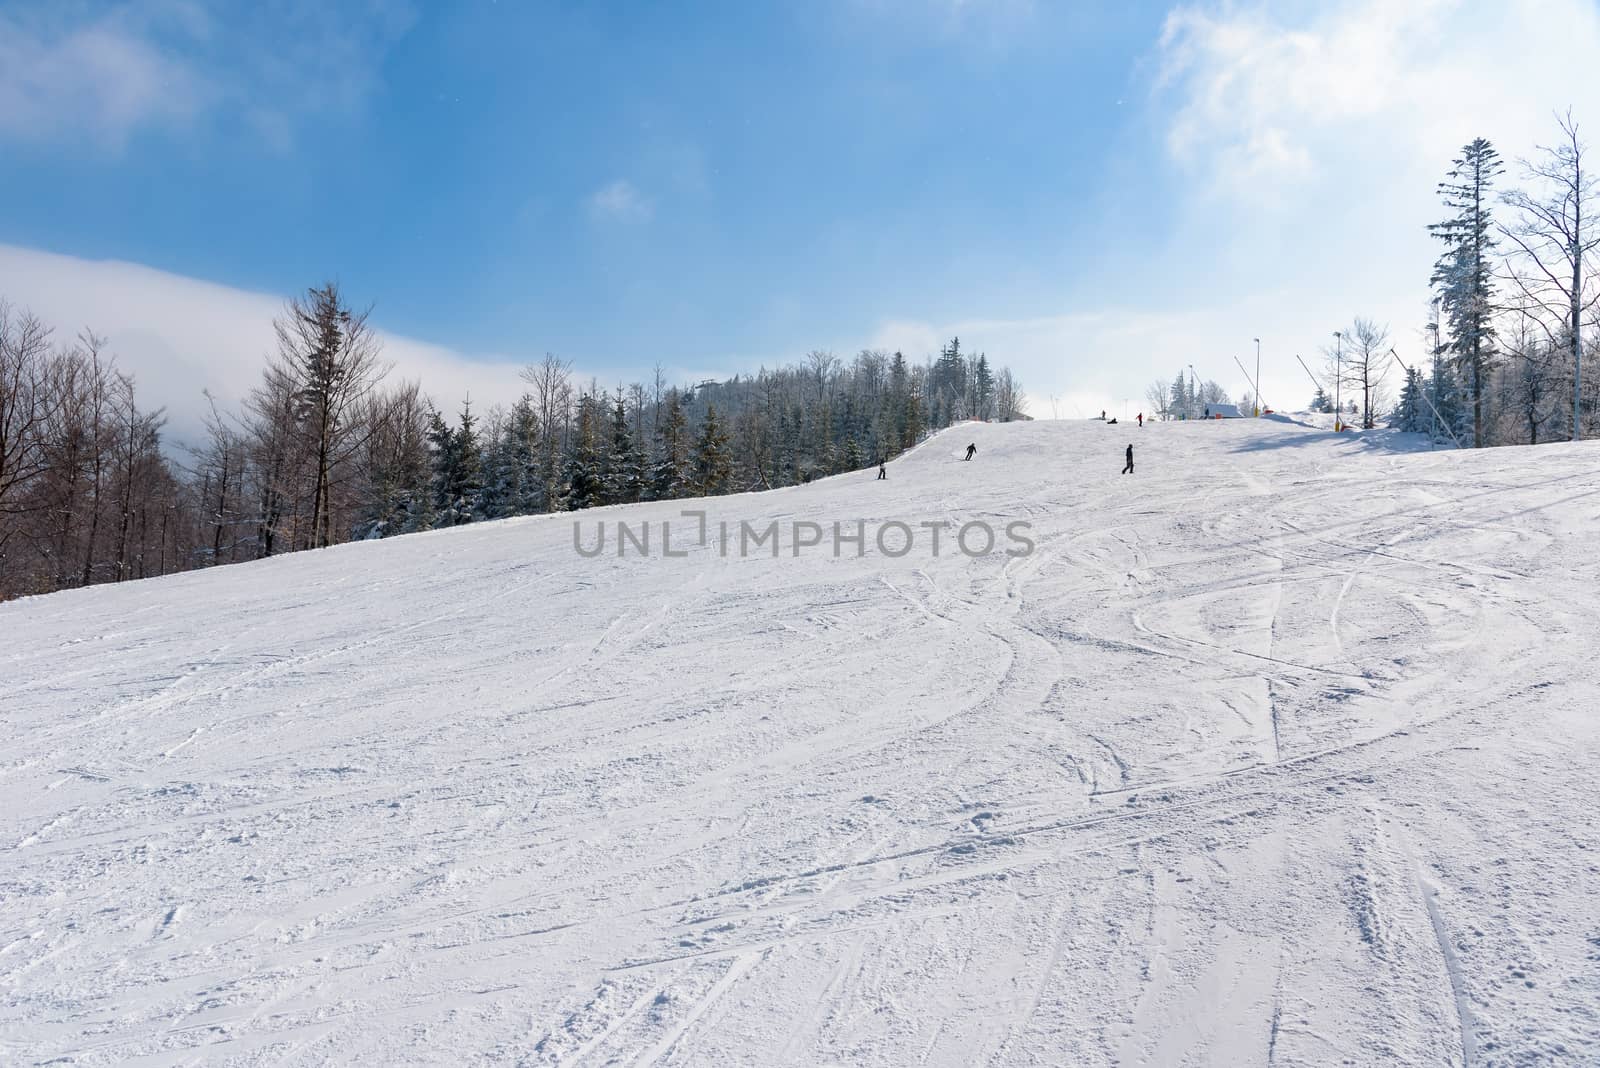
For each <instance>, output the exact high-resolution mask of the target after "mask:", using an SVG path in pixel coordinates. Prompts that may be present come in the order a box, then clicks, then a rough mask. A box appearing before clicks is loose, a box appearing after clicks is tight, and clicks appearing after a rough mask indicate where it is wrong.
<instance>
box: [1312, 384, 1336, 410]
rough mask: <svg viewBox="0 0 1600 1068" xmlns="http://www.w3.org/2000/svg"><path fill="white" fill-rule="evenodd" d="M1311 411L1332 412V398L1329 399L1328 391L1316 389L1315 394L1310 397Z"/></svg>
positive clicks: (1319, 387) (1320, 388)
mask: <svg viewBox="0 0 1600 1068" xmlns="http://www.w3.org/2000/svg"><path fill="white" fill-rule="evenodd" d="M1311 410H1312V411H1314V412H1332V411H1333V398H1331V397H1329V396H1328V391H1327V390H1325V389H1323V388H1322V387H1321V386H1318V387H1317V392H1316V393H1314V394H1313V395H1312V397H1311Z"/></svg>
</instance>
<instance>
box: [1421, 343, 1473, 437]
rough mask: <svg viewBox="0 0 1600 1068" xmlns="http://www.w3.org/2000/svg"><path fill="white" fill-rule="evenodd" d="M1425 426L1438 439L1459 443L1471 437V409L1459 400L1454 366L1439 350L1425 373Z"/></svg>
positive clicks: (1459, 392) (1459, 395) (1459, 390)
mask: <svg viewBox="0 0 1600 1068" xmlns="http://www.w3.org/2000/svg"><path fill="white" fill-rule="evenodd" d="M1427 399H1428V403H1427V404H1425V405H1424V406H1423V407H1424V408H1426V409H1427V420H1428V425H1427V427H1426V430H1427V432H1428V433H1430V434H1432V435H1433V438H1434V440H1435V441H1438V442H1441V443H1443V442H1446V441H1449V442H1461V443H1464V442H1466V441H1467V440H1469V439H1470V434H1471V430H1472V408H1471V406H1470V405H1466V404H1463V403H1461V389H1460V386H1459V385H1458V383H1457V381H1456V372H1455V369H1454V368H1453V367H1452V366H1451V365H1450V363H1449V362H1448V361H1446V360H1445V358H1444V356H1443V355H1442V354H1440V353H1435V354H1434V357H1433V368H1432V370H1431V372H1430V373H1429V375H1428V388H1427Z"/></svg>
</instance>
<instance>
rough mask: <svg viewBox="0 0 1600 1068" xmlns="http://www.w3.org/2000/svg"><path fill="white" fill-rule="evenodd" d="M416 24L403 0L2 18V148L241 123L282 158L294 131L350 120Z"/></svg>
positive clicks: (30, 3) (20, 7) (177, 4)
mask: <svg viewBox="0 0 1600 1068" xmlns="http://www.w3.org/2000/svg"><path fill="white" fill-rule="evenodd" d="M413 21H414V13H413V11H412V8H411V7H410V4H409V2H406V0H374V2H372V3H369V4H366V5H364V6H363V7H362V9H361V10H360V11H359V12H358V13H356V14H352V13H351V12H349V11H347V10H342V9H341V10H334V9H332V8H331V7H329V6H327V5H323V4H320V3H314V2H312V0H287V2H285V3H280V4H274V5H253V4H240V5H232V4H222V3H207V2H204V0H145V2H141V3H124V4H115V5H111V6H86V5H80V4H67V3H54V2H49V0H45V2H41V0H21V2H19V3H15V4H11V5H8V6H7V8H6V9H5V10H3V11H0V142H3V141H4V140H7V139H9V140H19V141H31V142H51V143H66V144H82V145H88V146H91V147H95V148H98V149H101V150H104V151H112V152H115V151H119V150H120V149H121V148H122V147H123V146H124V145H125V144H126V143H127V142H128V140H129V139H130V138H131V137H134V136H135V135H137V134H140V133H142V132H145V131H155V130H159V131H163V132H167V133H172V132H180V133H187V132H192V131H193V130H194V129H196V128H197V127H199V126H200V125H201V124H202V123H204V122H206V121H208V120H213V119H215V120H218V121H219V122H228V123H230V124H231V122H232V116H234V115H242V116H243V117H244V120H245V121H244V123H243V126H242V129H243V130H245V131H246V132H247V133H251V134H254V135H255V136H256V137H257V138H258V139H259V140H260V141H261V142H262V143H263V144H265V145H266V147H268V148H274V149H281V148H285V147H287V146H288V145H289V144H290V143H291V140H292V131H293V123H294V120H295V119H297V118H299V117H302V116H304V115H307V114H312V113H320V112H329V111H334V112H344V113H350V112H352V111H354V110H356V109H358V108H359V107H360V106H361V105H362V103H363V102H364V101H365V100H366V99H367V98H368V96H370V94H371V93H372V92H373V91H374V90H375V89H376V87H377V86H378V85H379V84H380V80H379V71H380V69H381V64H382V61H383V57H384V55H385V53H386V51H387V49H388V46H389V45H390V44H392V43H393V42H394V40H395V39H397V38H398V37H399V36H400V35H401V34H403V33H404V32H405V31H406V30H407V29H408V28H409V27H410V25H411V23H412V22H413Z"/></svg>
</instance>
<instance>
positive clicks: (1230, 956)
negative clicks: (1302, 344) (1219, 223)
mask: <svg viewBox="0 0 1600 1068" xmlns="http://www.w3.org/2000/svg"><path fill="white" fill-rule="evenodd" d="M1118 429H1119V430H1124V431H1126V433H1122V434H1119V433H1117V432H1116V431H1112V430H1110V429H1109V428H1107V427H1104V426H1102V425H1100V424H1099V423H1088V424H1083V423H1042V422H1041V423H1035V424H1024V425H1010V426H977V425H964V426H961V427H958V428H954V429H952V430H951V431H948V432H946V433H944V434H940V435H937V436H935V437H934V438H933V439H932V440H930V441H929V442H927V443H925V444H923V445H922V446H920V447H919V448H917V449H915V450H913V451H912V452H910V453H908V454H907V455H905V456H903V457H901V458H900V459H897V460H896V461H894V462H893V463H891V464H890V465H889V479H888V480H887V481H886V482H878V481H876V479H875V478H874V475H875V469H873V470H869V471H866V472H862V473H858V474H854V475H848V476H840V477H838V478H832V479H825V480H822V481H819V482H816V483H813V484H811V485H809V486H804V487H795V488H790V489H784V490H778V491H774V492H770V493H765V494H759V495H744V496H738V497H730V498H717V499H714V500H709V501H705V502H673V503H668V504H652V505H637V506H630V507H628V508H623V509H601V510H595V511H591V512H585V513H582V514H581V516H580V517H578V518H580V519H581V521H582V523H583V524H584V531H585V540H586V543H589V542H590V541H591V540H592V537H593V533H594V530H595V524H596V523H597V522H598V521H600V520H602V519H603V520H606V521H607V522H608V523H611V522H615V521H616V520H617V519H619V518H625V519H627V520H629V521H630V522H633V523H638V522H639V521H641V520H645V519H650V520H652V521H654V522H655V524H656V530H657V532H659V523H660V521H661V520H671V521H674V525H675V529H679V528H681V529H690V527H692V525H693V523H694V521H693V520H683V519H681V518H680V517H679V514H678V513H679V511H680V510H681V509H682V508H685V507H689V508H693V507H702V506H703V507H704V508H705V509H706V510H707V511H708V513H709V514H708V529H710V530H712V531H715V530H716V529H717V524H718V523H719V522H720V521H723V520H727V521H729V522H731V523H732V524H734V525H735V527H736V526H737V523H738V521H739V520H741V519H748V520H750V521H751V522H752V523H753V524H756V525H758V526H760V525H765V523H766V522H767V521H769V520H771V519H773V518H781V519H782V520H783V521H784V522H789V521H791V520H811V521H815V522H818V523H821V524H822V525H823V526H824V527H825V528H828V527H830V526H831V524H832V523H833V522H834V521H836V520H837V521H842V522H845V523H847V524H848V523H853V521H854V520H855V519H857V518H861V519H865V520H867V521H868V523H869V539H868V546H867V551H866V553H865V555H863V556H861V557H856V556H854V555H849V554H847V555H845V556H843V557H841V558H838V559H835V558H832V557H831V556H829V555H828V554H827V553H825V552H819V551H816V550H813V551H812V552H811V553H810V554H809V555H805V556H802V557H800V558H798V559H796V558H794V557H792V556H791V555H789V552H788V549H787V542H786V543H785V550H784V552H783V554H782V555H780V556H779V557H778V558H777V559H774V558H772V557H771V556H767V555H759V556H753V557H751V558H749V559H739V558H737V557H736V556H731V557H723V556H721V555H720V554H719V553H718V551H717V549H716V546H715V544H713V545H711V546H707V547H698V548H695V549H694V550H693V551H692V552H691V553H690V554H689V555H688V556H687V557H685V558H682V559H663V558H660V557H655V558H650V559H639V558H637V557H636V556H629V557H627V558H623V559H618V558H616V557H615V556H613V555H607V556H603V557H601V558H597V559H584V558H581V557H580V556H578V555H577V554H576V553H575V552H573V550H572V527H571V523H572V521H573V518H574V517H571V516H550V517H532V518H528V519H522V520H511V521H507V522H503V523H496V524H488V525H484V526H481V527H469V528H463V529H459V530H453V531H444V532H436V533H432V534H426V535H420V536H415V537H409V538H403V539H396V540H393V541H388V542H382V543H364V544H357V545H349V546H343V547H340V548H338V549H333V550H327V551H323V552H318V553H304V554H299V555H295V556H290V557H284V558H279V559H275V560H270V561H264V562H260V563H256V564H249V565H241V566H235V567H229V568H225V569H221V570H218V571H214V572H205V573H195V574H188V575H182V576H175V577H172V578H169V579H162V580H156V581H147V582H138V583H129V584H127V585H125V586H118V587H96V588H93V589H90V590H84V591H73V592H69V593H64V594H57V595H53V596H50V597H46V598H35V599H30V600H24V601H19V602H14V603H10V604H4V605H0V633H3V635H4V641H3V643H0V802H3V806H0V857H3V861H0V1063H5V1064H12V1063H16V1064H44V1063H72V1064H82V1065H98V1064H125V1063H136V1064H147V1065H161V1064H171V1065H179V1064H195V1063H228V1064H323V1063H350V1064H357V1063H360V1064H367V1063H437V1064H471V1063H509V1064H527V1065H575V1064H594V1065H662V1066H666V1065H702V1064H703V1065H726V1064H762V1065H767V1064H774V1065H776V1064H793V1065H812V1064H851V1065H873V1066H876V1065H900V1064H927V1065H968V1064H988V1065H1059V1064H1137V1065H1162V1064H1218V1065H1266V1064H1272V1065H1317V1064H1328V1063H1353V1064H1424V1063H1426V1064H1473V1065H1477V1064H1486V1065H1487V1064H1510V1065H1523V1064H1526V1065H1534V1064H1538V1065H1545V1064H1574V1065H1577V1064H1594V1063H1600V904H1596V898H1595V896H1594V887H1595V886H1597V885H1600V827H1597V824H1596V820H1595V816H1594V808H1595V798H1596V797H1597V796H1600V772H1597V770H1596V769H1597V768H1600V727H1597V724H1596V717H1595V716H1594V714H1593V709H1594V708H1595V707H1596V705H1597V698H1600V690H1597V686H1596V668H1595V666H1594V665H1593V663H1592V662H1591V657H1590V656H1589V655H1588V654H1589V652H1590V650H1592V649H1595V648H1597V647H1600V646H1597V644H1596V639H1597V629H1600V623H1597V619H1600V613H1597V608H1600V594H1597V593H1596V590H1597V589H1600V585H1597V582H1596V579H1597V578H1600V574H1597V572H1600V557H1597V556H1596V554H1595V552H1594V546H1595V544H1596V539H1595V535H1596V532H1597V530H1600V474H1596V473H1595V471H1596V463H1595V461H1596V459H1597V458H1600V451H1597V446H1595V445H1592V444H1586V445H1580V446H1569V445H1553V446H1541V447H1539V448H1538V449H1500V450H1493V451H1487V452H1483V453H1477V454H1469V453H1458V452H1438V453H1434V452H1427V451H1411V450H1409V449H1408V447H1407V445H1406V441H1405V439H1402V438H1398V437H1396V436H1393V435H1388V434H1384V433H1372V434H1367V435H1350V436H1346V437H1344V438H1335V437H1334V436H1333V435H1331V434H1328V433H1324V432H1318V431H1314V430H1309V429H1307V428H1304V427H1301V426H1298V425H1292V424H1289V423H1286V422H1277V421H1273V420H1260V421H1236V422H1223V423H1197V424H1154V425H1152V426H1149V427H1145V428H1143V429H1135V428H1133V427H1127V428H1120V427H1119V428H1118ZM1130 439H1131V440H1133V441H1135V442H1136V443H1137V446H1138V448H1139V468H1138V474H1137V475H1135V476H1132V477H1120V476H1118V475H1117V474H1116V472H1117V470H1118V469H1119V468H1120V465H1121V461H1122V447H1123V446H1124V445H1125V444H1126V442H1127V441H1128V440H1130ZM967 441H976V442H977V444H978V448H979V451H978V457H977V459H976V460H974V461H973V462H972V463H970V464H969V463H964V462H961V461H960V460H959V456H960V455H961V453H962V451H963V449H964V446H965V443H966V442H967ZM974 518H985V519H988V520H990V521H992V522H995V523H996V524H997V525H999V526H1003V525H1004V524H1005V523H1006V522H1008V521H1010V520H1012V519H1027V520H1029V521H1030V522H1031V523H1032V524H1033V527H1032V531H1031V536H1032V537H1033V539H1034V540H1035V541H1036V543H1037V546H1038V547H1037V550H1036V551H1035V552H1034V553H1033V554H1032V555H1030V556H1027V557H1020V558H1009V557H1006V556H1005V555H1003V554H1002V553H1001V552H999V551H997V552H995V553H994V554H992V555H989V556H984V557H979V558H969V557H967V556H964V555H962V554H960V553H959V552H957V551H953V534H952V533H951V532H947V533H946V535H945V536H944V539H943V544H942V546H941V549H942V551H941V554H940V555H939V556H938V557H934V556H932V555H930V553H929V551H928V545H927V542H926V540H925V538H921V537H919V540H918V543H917V545H916V547H915V548H914V549H913V551H912V552H911V553H909V554H907V555H906V556H904V557H901V558H887V557H885V556H882V555H881V554H879V553H878V552H877V551H876V549H875V548H873V547H872V544H871V535H870V526H871V525H872V524H875V523H877V522H882V521H888V520H900V521H903V522H906V523H909V524H911V525H912V526H913V527H914V528H915V527H916V524H918V523H920V522H923V521H934V520H940V519H946V520H949V521H951V522H953V523H956V524H959V523H960V522H964V521H966V520H969V519H974ZM921 533H922V532H921V531H920V529H919V534H921Z"/></svg>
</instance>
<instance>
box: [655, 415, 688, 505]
mask: <svg viewBox="0 0 1600 1068" xmlns="http://www.w3.org/2000/svg"><path fill="white" fill-rule="evenodd" d="M664 404H665V406H666V411H665V412H664V413H663V415H662V417H661V426H660V433H659V437H660V443H659V446H658V448H657V449H656V464H655V468H654V470H652V471H651V473H650V496H651V497H652V498H654V499H655V500H658V501H667V500H671V499H672V498H674V497H681V496H683V494H684V490H685V488H686V486H687V484H688V479H689V476H688V471H689V424H688V421H687V420H686V419H685V418H684V415H683V402H682V400H681V399H680V398H679V395H678V391H677V390H676V389H669V390H667V397H666V400H665V402H664Z"/></svg>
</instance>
